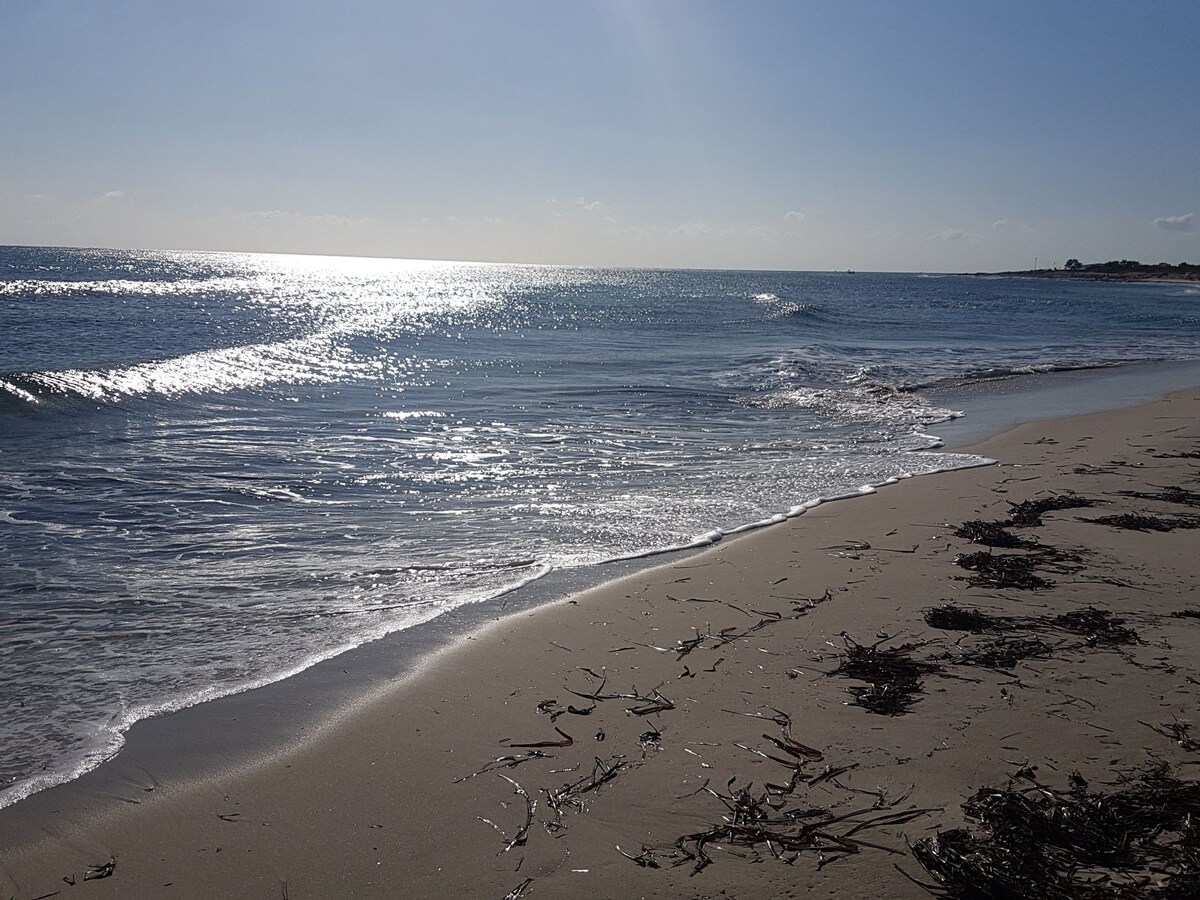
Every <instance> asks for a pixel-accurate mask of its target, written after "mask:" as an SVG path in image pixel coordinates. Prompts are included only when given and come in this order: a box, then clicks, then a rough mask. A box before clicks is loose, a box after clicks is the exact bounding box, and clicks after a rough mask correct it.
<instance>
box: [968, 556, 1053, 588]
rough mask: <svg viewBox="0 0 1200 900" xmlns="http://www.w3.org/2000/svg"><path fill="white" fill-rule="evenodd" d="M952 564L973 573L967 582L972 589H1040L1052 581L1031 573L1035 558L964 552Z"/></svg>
mask: <svg viewBox="0 0 1200 900" xmlns="http://www.w3.org/2000/svg"><path fill="white" fill-rule="evenodd" d="M954 562H955V563H956V564H957V565H959V566H961V567H962V568H964V569H966V570H967V571H968V572H973V573H974V574H973V575H972V576H971V577H970V578H969V579H968V581H969V582H970V584H972V585H973V586H975V587H990V588H1017V589H1020V590H1026V591H1031V590H1039V589H1041V588H1048V587H1050V586H1051V585H1052V584H1053V583H1054V582H1052V581H1050V580H1048V579H1046V578H1042V577H1041V576H1040V575H1037V574H1035V573H1034V570H1035V568H1036V567H1037V564H1038V562H1039V558H1038V557H1036V556H1024V555H1021V554H1016V553H984V552H983V551H982V550H981V551H979V552H977V553H963V554H960V555H959V556H956V557H955V558H954Z"/></svg>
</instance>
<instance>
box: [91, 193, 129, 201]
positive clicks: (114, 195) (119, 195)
mask: <svg viewBox="0 0 1200 900" xmlns="http://www.w3.org/2000/svg"><path fill="white" fill-rule="evenodd" d="M124 196H125V192H124V191H107V192H105V193H103V194H101V195H100V196H99V197H97V198H96V199H97V200H120V199H121V198H122V197H124Z"/></svg>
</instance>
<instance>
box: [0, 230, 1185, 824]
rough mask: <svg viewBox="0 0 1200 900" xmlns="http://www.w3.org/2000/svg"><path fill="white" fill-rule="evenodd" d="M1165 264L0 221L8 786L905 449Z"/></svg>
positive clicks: (1077, 336)
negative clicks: (319, 248)
mask: <svg viewBox="0 0 1200 900" xmlns="http://www.w3.org/2000/svg"><path fill="white" fill-rule="evenodd" d="M1198 300H1200V298H1198V297H1197V296H1196V295H1195V292H1194V291H1190V289H1188V288H1187V287H1181V286H1171V285H1163V286H1147V285H1113V284H1083V283H1064V282H1050V281H1046V282H1038V281H1034V280H1013V279H978V278H961V277H937V278H933V277H922V276H912V275H854V276H850V275H841V274H807V273H736V272H681V271H645V270H587V269H564V268H554V267H537V266H500V265H473V264H449V263H424V262H410V261H397V260H359V259H341V258H324V257H281V256H265V255H246V254H208V253H203V254H202V253H150V252H137V253H133V252H114V251H77V250H44V249H28V248H0V347H2V348H3V354H2V356H0V360H2V362H0V453H2V454H3V457H2V458H3V463H4V464H3V467H2V470H0V625H2V626H3V627H2V628H0V660H3V663H4V665H3V666H2V667H0V700H2V702H3V706H4V709H5V712H6V715H5V717H4V719H3V720H2V721H0V738H2V739H3V740H4V743H5V746H6V749H7V750H8V753H6V754H5V759H4V761H3V763H2V764H0V767H2V768H0V779H3V782H4V783H8V784H11V785H13V786H12V787H11V788H10V789H9V790H8V791H6V792H5V793H3V794H0V805H4V804H5V803H8V802H12V801H13V800H15V799H17V798H19V797H20V796H23V795H25V794H27V793H28V792H29V791H30V790H32V789H34V788H36V787H38V786H42V785H44V784H48V783H53V782H55V781H59V780H62V779H63V778H65V777H69V775H70V774H71V773H73V772H77V771H79V770H81V769H83V768H86V767H88V766H90V765H93V764H94V763H95V762H96V761H98V760H99V759H101V758H103V757H104V756H105V755H108V754H111V752H113V750H114V749H115V748H116V747H117V746H118V745H119V742H120V733H121V732H122V730H123V729H124V728H125V727H127V725H128V724H129V723H130V722H132V721H135V720H136V719H138V718H141V717H144V716H146V715H148V714H151V713H153V712H155V711H160V710H164V709H170V708H177V707H179V706H182V705H187V704H190V703H194V702H197V701H198V700H200V699H204V698H207V697H212V696H218V695H220V694H224V693H229V692H231V691H237V690H243V689H245V688H246V687H248V686H250V685H253V684H259V683H263V682H265V681H271V680H274V679H278V678H280V677H283V676H284V675H286V674H288V673H289V672H294V671H297V670H298V669H301V668H304V667H306V666H308V665H311V664H312V663H313V662H315V661H316V660H318V659H321V658H325V657H328V656H330V655H332V654H335V653H337V652H340V651H341V650H343V649H346V648H348V647H352V646H355V645H357V644H361V643H362V642H364V641H366V640H369V639H371V638H373V637H377V636H379V635H382V634H385V633H388V632H391V631H395V630H398V629H404V628H407V627H410V626H412V625H414V624H416V623H418V622H422V621H427V620H428V619H430V618H432V617H435V616H438V615H440V614H442V613H444V612H445V611H447V610H450V609H454V608H457V607H460V606H462V605H463V604H467V603H474V602H479V601H482V600H485V599H487V598H490V597H494V596H496V595H497V594H498V593H500V592H503V591H506V590H510V589H512V588H513V587H515V586H518V585H520V584H523V583H526V582H528V581H529V580H531V579H536V578H539V577H541V576H542V575H544V574H545V573H547V572H549V571H552V570H555V569H559V570H561V569H565V568H577V567H587V566H591V565H593V564H595V563H598V562H600V561H603V560H607V559H612V558H617V557H629V556H637V555H641V554H644V553H647V552H652V551H655V550H661V549H663V548H666V547H671V546H683V545H689V544H696V543H702V542H705V541H711V540H714V539H716V538H717V537H718V536H719V535H720V534H721V533H728V532H730V531H733V530H736V529H738V528H740V527H743V526H745V525H747V524H749V523H756V522H761V521H764V520H769V519H771V518H772V517H778V516H782V515H787V514H790V513H794V512H797V511H798V510H800V509H801V508H803V507H804V505H805V504H807V503H809V502H811V501H813V500H814V499H816V498H819V497H828V496H835V495H840V494H845V493H850V492H854V491H857V490H859V489H861V488H862V487H863V486H864V485H869V484H880V483H883V482H885V481H887V480H889V479H893V478H898V477H904V476H906V475H909V474H916V473H922V472H929V471H934V470H936V469H940V468H945V467H948V466H954V465H965V464H971V463H973V462H976V461H977V460H976V459H975V458H973V457H967V456H961V455H947V454H936V453H931V452H929V451H930V450H931V449H932V448H933V447H935V446H936V444H937V441H936V439H935V438H933V437H931V436H930V432H934V433H936V432H937V424H938V423H941V422H945V421H947V420H948V419H949V418H950V417H952V416H953V415H955V412H954V410H953V409H952V408H948V407H945V406H940V405H938V404H937V403H931V402H929V400H928V399H927V396H926V395H927V393H929V392H932V393H933V394H934V395H936V396H943V395H945V394H946V392H947V390H950V391H953V390H954V389H956V388H960V387H962V386H966V385H972V384H975V383H977V382H978V381H980V380H981V379H990V378H996V377H1003V376H1005V375H1006V374H1010V373H1013V372H1021V371H1049V370H1054V369H1061V368H1077V367H1091V366H1109V365H1113V364H1116V363H1122V362H1130V361H1138V360H1147V359H1177V358H1185V357H1192V356H1196V355H1197V346H1198V345H1197V337H1198V336H1200V328H1198V319H1197V316H1196V310H1195V305H1196V303H1197V302H1198Z"/></svg>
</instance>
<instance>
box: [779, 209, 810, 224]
mask: <svg viewBox="0 0 1200 900" xmlns="http://www.w3.org/2000/svg"><path fill="white" fill-rule="evenodd" d="M783 217H784V218H785V219H793V220H795V221H799V220H800V219H803V218H804V217H805V216H804V211H803V210H799V209H789V210H788V211H787V212H785V213H784V214H783Z"/></svg>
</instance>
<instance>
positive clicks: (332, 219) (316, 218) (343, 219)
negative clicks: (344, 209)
mask: <svg viewBox="0 0 1200 900" xmlns="http://www.w3.org/2000/svg"><path fill="white" fill-rule="evenodd" d="M237 218H239V219H242V220H247V221H261V222H287V223H293V224H297V225H323V226H327V227H332V228H341V227H345V226H348V225H367V224H369V223H371V222H372V221H374V220H373V219H356V218H353V217H351V216H335V215H312V214H309V213H298V212H291V211H289V210H286V209H259V210H255V211H254V212H248V213H242V214H241V215H240V216H238V217H237Z"/></svg>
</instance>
